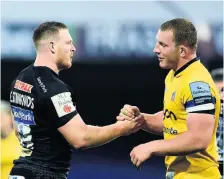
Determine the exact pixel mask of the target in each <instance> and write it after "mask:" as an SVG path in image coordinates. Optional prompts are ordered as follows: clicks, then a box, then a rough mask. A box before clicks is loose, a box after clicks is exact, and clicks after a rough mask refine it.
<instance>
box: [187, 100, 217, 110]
mask: <svg viewBox="0 0 224 179" xmlns="http://www.w3.org/2000/svg"><path fill="white" fill-rule="evenodd" d="M212 103H213V104H215V103H216V98H214V97H212ZM184 106H185V109H186V108H190V107H194V106H197V105H195V102H194V100H191V101H187V102H186V103H185V104H184Z"/></svg>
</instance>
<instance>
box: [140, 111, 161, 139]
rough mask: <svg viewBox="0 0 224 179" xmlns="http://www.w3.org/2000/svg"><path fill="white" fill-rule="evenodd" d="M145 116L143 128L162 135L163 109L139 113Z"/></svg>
mask: <svg viewBox="0 0 224 179" xmlns="http://www.w3.org/2000/svg"><path fill="white" fill-rule="evenodd" d="M141 114H142V115H144V118H145V121H146V122H145V125H144V126H143V128H142V129H143V130H145V131H147V132H151V133H154V134H157V135H163V126H164V125H163V111H160V112H157V113H155V114H146V113H141Z"/></svg>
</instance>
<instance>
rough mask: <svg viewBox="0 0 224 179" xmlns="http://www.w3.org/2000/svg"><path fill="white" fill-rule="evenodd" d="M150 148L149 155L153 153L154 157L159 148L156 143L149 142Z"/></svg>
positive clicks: (148, 146)
mask: <svg viewBox="0 0 224 179" xmlns="http://www.w3.org/2000/svg"><path fill="white" fill-rule="evenodd" d="M146 145H147V148H148V153H151V154H152V155H155V154H156V152H157V147H156V144H155V142H154V141H152V142H149V143H147V144H146Z"/></svg>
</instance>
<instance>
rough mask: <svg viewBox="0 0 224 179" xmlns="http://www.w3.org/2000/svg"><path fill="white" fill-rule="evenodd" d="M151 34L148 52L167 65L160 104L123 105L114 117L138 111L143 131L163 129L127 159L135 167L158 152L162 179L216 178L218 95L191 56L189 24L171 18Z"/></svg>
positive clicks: (128, 116)
mask: <svg viewBox="0 0 224 179" xmlns="http://www.w3.org/2000/svg"><path fill="white" fill-rule="evenodd" d="M156 39H157V42H156V45H155V48H154V52H155V53H156V54H157V55H158V58H159V65H160V67H161V68H163V69H170V72H169V73H168V75H167V77H166V79H165V92H164V109H163V111H161V112H158V113H156V114H152V115H151V114H145V113H140V111H139V109H138V108H137V107H135V106H130V105H125V106H124V108H123V109H121V113H120V115H119V116H118V117H117V119H118V120H124V119H126V120H132V119H133V118H134V117H136V116H139V115H141V116H142V117H144V119H145V121H146V123H145V126H144V130H147V131H149V132H152V133H156V134H163V136H164V140H155V141H151V142H148V143H145V144H141V145H139V146H137V147H135V148H134V149H133V150H132V151H131V153H130V156H131V161H132V163H133V164H134V165H136V166H137V167H139V166H140V165H141V164H142V163H143V162H144V161H145V160H147V159H149V158H150V157H151V156H152V155H164V156H166V159H165V164H166V167H167V172H166V178H167V179H220V177H221V175H220V173H219V169H218V162H217V159H218V153H217V146H216V131H217V125H218V120H219V112H220V98H219V93H218V91H217V88H216V86H215V84H214V82H213V80H212V78H211V75H210V74H209V72H208V71H207V69H206V68H205V67H204V66H203V65H202V64H201V62H200V58H198V57H197V55H196V49H197V31H196V29H195V26H194V25H193V24H192V22H190V21H188V20H187V19H180V18H178V19H172V20H170V21H167V22H165V23H163V24H162V25H161V27H160V30H159V31H158V34H157V37H156ZM202 60H203V59H202Z"/></svg>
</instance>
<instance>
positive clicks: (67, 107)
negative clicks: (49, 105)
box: [63, 104, 72, 113]
mask: <svg viewBox="0 0 224 179" xmlns="http://www.w3.org/2000/svg"><path fill="white" fill-rule="evenodd" d="M63 109H64V111H65V112H67V113H70V112H71V111H72V107H71V106H69V105H67V104H66V105H65V106H64V108H63Z"/></svg>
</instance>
